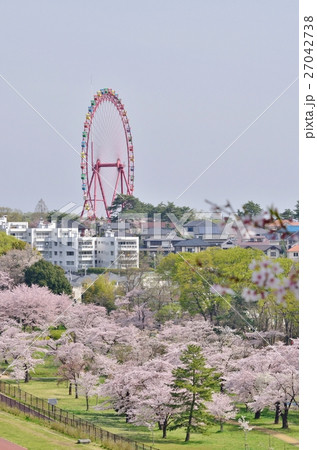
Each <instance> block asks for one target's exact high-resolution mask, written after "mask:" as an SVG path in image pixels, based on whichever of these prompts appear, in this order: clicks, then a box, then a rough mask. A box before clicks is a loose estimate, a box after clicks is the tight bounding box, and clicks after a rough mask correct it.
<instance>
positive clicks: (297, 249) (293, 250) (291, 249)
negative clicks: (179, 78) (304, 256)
mask: <svg viewBox="0 0 317 450" xmlns="http://www.w3.org/2000/svg"><path fill="white" fill-rule="evenodd" d="M287 251H288V252H299V244H295V245H293V247H291V248H289V249H288V250H287Z"/></svg>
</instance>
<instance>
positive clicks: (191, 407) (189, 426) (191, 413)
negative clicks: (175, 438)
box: [185, 392, 196, 442]
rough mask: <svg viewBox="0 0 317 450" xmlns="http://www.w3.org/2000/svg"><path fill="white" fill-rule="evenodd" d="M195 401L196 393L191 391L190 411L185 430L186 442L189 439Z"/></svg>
mask: <svg viewBox="0 0 317 450" xmlns="http://www.w3.org/2000/svg"><path fill="white" fill-rule="evenodd" d="M195 402H196V394H195V392H194V393H193V400H192V404H191V405H190V411H189V418H188V425H187V430H186V437H185V442H188V441H189V439H190V429H191V426H192V420H193V412H194V406H195Z"/></svg>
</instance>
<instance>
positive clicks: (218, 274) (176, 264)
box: [157, 247, 263, 324]
mask: <svg viewBox="0 0 317 450" xmlns="http://www.w3.org/2000/svg"><path fill="white" fill-rule="evenodd" d="M261 257H263V252H261V251H260V250H254V249H243V248H239V247H236V248H233V249H229V250H222V249H220V248H216V247H213V248H210V249H207V250H205V251H203V252H200V253H195V254H193V253H183V254H182V256H180V255H174V254H170V255H168V256H167V257H165V258H164V259H163V260H162V261H161V262H160V264H159V265H158V267H157V271H158V273H160V274H161V276H162V277H163V278H165V279H171V280H172V281H174V282H175V283H176V284H177V285H178V287H179V296H180V304H181V306H182V309H183V310H185V311H188V312H189V313H190V314H191V315H195V314H201V315H202V316H203V317H204V319H205V320H208V319H209V320H210V321H214V320H215V321H216V324H220V323H221V321H222V319H223V318H226V319H225V320H226V321H227V320H228V319H229V317H230V316H228V312H229V310H230V304H231V302H232V296H230V295H228V294H223V295H218V294H217V293H216V292H215V291H214V290H213V289H212V288H211V286H212V285H221V286H225V287H227V288H230V289H233V290H234V291H235V292H236V293H237V294H239V293H241V291H242V289H243V288H244V287H247V286H251V274H252V271H251V270H250V269H249V265H250V263H251V262H252V261H253V260H254V259H259V258H261ZM237 304H238V303H237ZM241 308H242V309H244V305H243V304H242V303H241Z"/></svg>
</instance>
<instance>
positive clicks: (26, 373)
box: [24, 364, 30, 383]
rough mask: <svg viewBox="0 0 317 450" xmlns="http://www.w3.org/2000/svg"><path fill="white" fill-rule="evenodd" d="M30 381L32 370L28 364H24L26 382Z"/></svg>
mask: <svg viewBox="0 0 317 450" xmlns="http://www.w3.org/2000/svg"><path fill="white" fill-rule="evenodd" d="M29 381H30V372H29V370H28V368H27V366H26V364H24V383H28V382H29Z"/></svg>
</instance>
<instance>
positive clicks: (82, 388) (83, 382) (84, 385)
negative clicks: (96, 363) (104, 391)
mask: <svg viewBox="0 0 317 450" xmlns="http://www.w3.org/2000/svg"><path fill="white" fill-rule="evenodd" d="M98 382H99V376H98V375H93V374H92V373H91V372H82V373H80V374H79V376H78V379H77V384H78V391H79V393H80V394H83V395H84V396H85V399H86V411H88V410H89V397H92V396H93V395H95V394H96V392H97V390H96V386H97V384H98Z"/></svg>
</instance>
